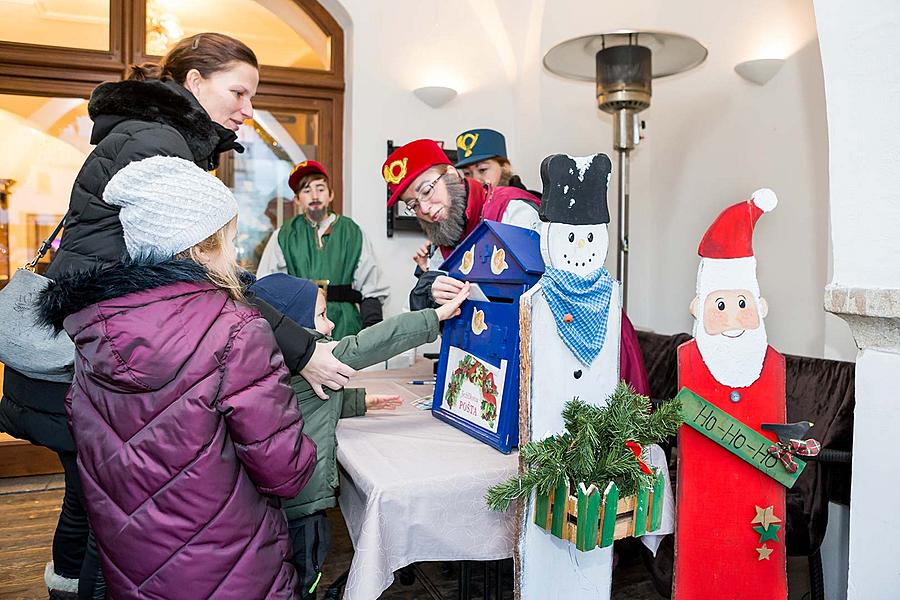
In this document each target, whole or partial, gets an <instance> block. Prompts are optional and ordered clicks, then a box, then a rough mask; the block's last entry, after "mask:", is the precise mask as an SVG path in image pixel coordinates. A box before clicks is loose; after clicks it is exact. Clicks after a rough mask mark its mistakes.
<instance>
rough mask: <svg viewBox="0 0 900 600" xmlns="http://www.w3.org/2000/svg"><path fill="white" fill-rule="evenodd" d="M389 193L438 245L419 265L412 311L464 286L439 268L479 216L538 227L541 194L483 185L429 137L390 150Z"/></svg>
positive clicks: (386, 167)
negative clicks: (457, 167)
mask: <svg viewBox="0 0 900 600" xmlns="http://www.w3.org/2000/svg"><path fill="white" fill-rule="evenodd" d="M381 174H382V177H384V180H385V182H387V184H388V189H389V190H390V192H391V197H390V199H389V200H388V207H391V206H393V205H394V204H396V202H397V201H398V200H402V201H403V202H405V203H406V205H407V207H409V209H410V210H412V211H413V212H414V213H415V214H416V218H418V220H419V224H420V225H421V226H422V229H423V230H424V231H425V235H426V236H427V237H428V240H429V241H430V242H431V244H432V245H433V246H435V247H437V249H438V252H435V253H434V254H433V255H432V256H431V257H430V259H428V260H427V262H426V257H425V256H420V257H419V259H421V262H419V260H417V262H419V264H420V266H421V267H423V270H426V272H425V273H424V274H422V276H421V277H420V278H419V282H418V283H417V284H416V287H415V288H414V289H413V291H412V292H410V295H409V304H410V308H411V309H413V310H417V309H421V308H425V307H427V306H433V305H434V304H443V303H444V302H447V301H449V300H450V299H452V298H454V297H455V296H456V294H457V293H459V290H460V289H462V285H463V284H462V282H461V281H459V280H456V279H453V278H451V277H447V276H446V275H445V274H444V273H443V272H441V271H438V270H437V268H438V267H439V266H440V265H441V263H442V262H443V261H444V259H445V258H446V257H448V256H450V253H451V252H452V251H453V249H454V248H455V247H456V245H457V244H459V243H460V242H461V241H462V240H463V239H465V237H466V236H467V235H469V234H470V233H471V232H472V231H473V230H474V229H475V227H476V226H477V225H478V224H479V223H481V221H483V220H485V219H487V220H489V221H500V222H501V223H507V224H509V225H517V226H519V227H526V228H528V229H532V230H534V231H540V224H541V221H540V218H539V216H538V205H539V204H540V199H539V198H537V197H536V196H533V195H531V194H530V193H528V192H527V191H525V190H522V189H519V188H514V187H507V186H492V185H485V184H481V183H479V182H477V181H475V180H474V179H470V178H468V177H465V176H463V174H462V173H460V172H459V171H458V170H457V169H455V168H454V167H453V165H452V164H451V163H450V160H449V159H448V158H447V155H446V154H444V151H443V150H442V149H441V147H440V146H439V145H438V144H437V143H436V142H434V141H432V140H427V139H423V140H416V141H414V142H410V143H408V144H406V145H405V146H401V147H400V148H397V149H396V150H394V151H393V152H392V153H391V155H390V156H388V157H387V160H386V161H384V165H382V168H381Z"/></svg>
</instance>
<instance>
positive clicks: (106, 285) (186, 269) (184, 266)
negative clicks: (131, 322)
mask: <svg viewBox="0 0 900 600" xmlns="http://www.w3.org/2000/svg"><path fill="white" fill-rule="evenodd" d="M206 274H207V273H206V269H204V268H203V267H202V266H200V265H198V264H197V263H195V262H192V261H189V260H175V259H170V260H167V261H164V262H155V263H154V262H150V261H147V260H127V261H125V262H122V263H118V264H116V265H113V266H111V267H110V266H105V267H99V266H98V267H94V268H92V269H89V270H87V271H78V272H75V273H70V274H67V275H63V276H61V277H60V278H59V279H57V280H56V281H54V282H53V283H51V284H50V285H49V286H48V287H47V288H46V289H44V290H43V291H42V292H41V295H40V297H39V299H38V310H39V315H40V319H41V321H42V323H43V324H44V325H48V326H52V327H53V328H54V329H55V330H56V331H57V332H58V331H62V329H63V321H65V319H66V317H68V316H69V315H73V314H75V313H77V312H78V311H80V310H82V309H85V308H87V307H88V306H91V305H93V304H97V303H98V302H103V301H104V300H112V299H114V298H120V297H122V296H126V295H128V294H133V293H135V292H142V291H145V290H150V289H155V288H159V287H162V286H165V285H170V284H173V283H183V282H188V283H208V282H209V280H208V279H207V277H206Z"/></svg>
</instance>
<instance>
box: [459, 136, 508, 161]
mask: <svg viewBox="0 0 900 600" xmlns="http://www.w3.org/2000/svg"><path fill="white" fill-rule="evenodd" d="M497 157H500V158H507V156H506V138H505V137H503V134H502V133H500V132H499V131H494V130H493V129H470V130H468V131H464V132H462V133H461V134H459V135H458V136H456V167H465V166H466V165H472V164H475V163H479V162H481V161H483V160H487V159H489V158H497Z"/></svg>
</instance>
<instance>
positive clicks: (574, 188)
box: [516, 154, 673, 600]
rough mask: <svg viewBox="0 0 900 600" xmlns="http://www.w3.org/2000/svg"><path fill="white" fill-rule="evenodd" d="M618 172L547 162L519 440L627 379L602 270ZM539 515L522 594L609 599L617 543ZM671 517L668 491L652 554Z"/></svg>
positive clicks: (602, 163) (548, 429)
mask: <svg viewBox="0 0 900 600" xmlns="http://www.w3.org/2000/svg"><path fill="white" fill-rule="evenodd" d="M611 167H612V165H611V163H610V160H609V157H607V156H606V155H605V154H594V155H592V156H585V157H571V156H567V155H564V154H555V155H552V156H549V157H547V158H545V159H544V161H543V163H542V164H541V179H542V180H543V184H544V194H543V198H542V200H541V207H540V217H541V220H542V221H544V223H543V225H542V229H541V254H542V256H543V258H544V263H545V269H546V270H545V272H544V275H543V277H542V278H541V280H540V281H539V282H538V283H537V284H536V285H535V286H534V287H533V288H531V289H530V290H529V291H528V292H526V293H525V294H523V295H522V298H521V345H522V371H521V394H520V396H521V404H520V444H524V443H525V442H527V441H531V440H538V439H543V438H545V437H548V436H551V435H555V434H558V433H560V432H562V431H563V429H564V423H563V418H562V410H563V407H564V406H565V404H566V402H568V401H569V400H571V399H572V398H574V397H578V398H580V399H581V400H583V401H585V402H588V403H590V404H594V405H597V406H603V405H605V404H606V402H607V398H608V396H609V395H610V394H611V393H612V392H613V390H614V388H615V387H616V385H617V383H618V382H619V338H620V329H621V314H622V309H621V300H620V298H621V290H620V284H619V282H618V281H616V280H615V279H613V277H612V276H611V275H610V274H609V272H608V271H607V270H606V268H605V267H604V262H605V260H606V255H607V251H608V249H609V231H608V225H607V224H608V223H609V212H608V208H607V201H606V195H607V185H608V182H609V176H610V172H611ZM645 460H646V461H647V462H649V463H652V464H654V465H658V464H662V467H663V468H665V464H664V463H665V458H664V455H663V453H662V450H660V449H659V448H658V447H653V448H648V449H647V452H646V455H645ZM666 476H667V477H668V473H667V472H666ZM666 483H667V487H668V480H667V481H666ZM533 510H534V506H533V503H532V502H526V503H524V515H523V519H522V521H521V522H520V528H519V536H518V546H517V549H516V552H517V557H518V560H517V562H516V567H517V569H516V577H517V589H518V592H519V595H518V597H519V598H522V599H525V600H544V599H548V598H567V599H572V600H574V599H579V598H584V599H588V598H590V599H597V598H609V595H610V582H611V572H612V557H613V553H612V546H608V547H606V548H595V549H594V550H591V551H588V552H581V551H579V550H577V549H576V548H575V546H574V545H573V544H572V543H570V542H567V541H565V540H562V539H560V538H558V537H555V536H553V535H551V534H550V533H549V532H547V531H545V530H543V529H541V528H540V527H539V526H537V525H536V524H535V523H534V520H533ZM672 513H673V509H672V500H671V493H667V494H666V502H665V504H664V517H663V524H662V527H661V528H660V529H659V530H658V533H659V534H660V535H659V536H645V542H646V543H647V544H648V546H650V547H651V549H652V550H654V551H655V550H656V547H657V546H658V544H659V540H660V537H661V535H662V534H665V533H670V532H671V531H672V522H673V518H672Z"/></svg>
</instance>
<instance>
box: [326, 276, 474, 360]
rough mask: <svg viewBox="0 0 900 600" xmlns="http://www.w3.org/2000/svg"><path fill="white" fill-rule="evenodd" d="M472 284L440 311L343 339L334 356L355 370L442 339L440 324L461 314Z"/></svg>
mask: <svg viewBox="0 0 900 600" xmlns="http://www.w3.org/2000/svg"><path fill="white" fill-rule="evenodd" d="M469 287H470V286H469V284H468V283H467V284H465V285H464V286H463V289H462V290H461V291H460V292H459V293H458V294H457V295H456V297H455V298H453V300H451V301H449V302H447V303H446V304H444V305H442V306H440V307H439V308H438V309H436V310H435V309H432V308H426V309H424V310H417V311H413V312H409V313H403V314H400V315H397V316H394V317H391V318H389V319H385V320H384V321H382V322H381V323H377V324H376V325H372V326H371V327H367V328H366V329H363V330H362V331H360V332H359V334H358V335H351V336H347V337H345V338H343V339H342V340H341V341H340V342H338V344H337V346H335V348H334V356H335V358H337V359H338V360H340V361H341V362H343V363H344V364H346V365H347V366H349V367H352V368H354V369H362V368H365V367H368V366H370V365H374V364H376V363H380V362H383V361H385V360H387V359H389V358H391V357H393V356H396V355H398V354H400V353H402V352H406V351H407V350H411V349H412V348H415V347H417V346H421V345H422V344H427V343H428V342H433V341H434V340H435V339H437V336H438V331H439V329H438V323H439V322H440V321H443V320H446V319H449V318H450V317H452V316H453V315H455V314H457V313H458V312H459V305H460V304H462V303H463V301H464V300H465V299H466V298H468V297H469Z"/></svg>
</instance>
